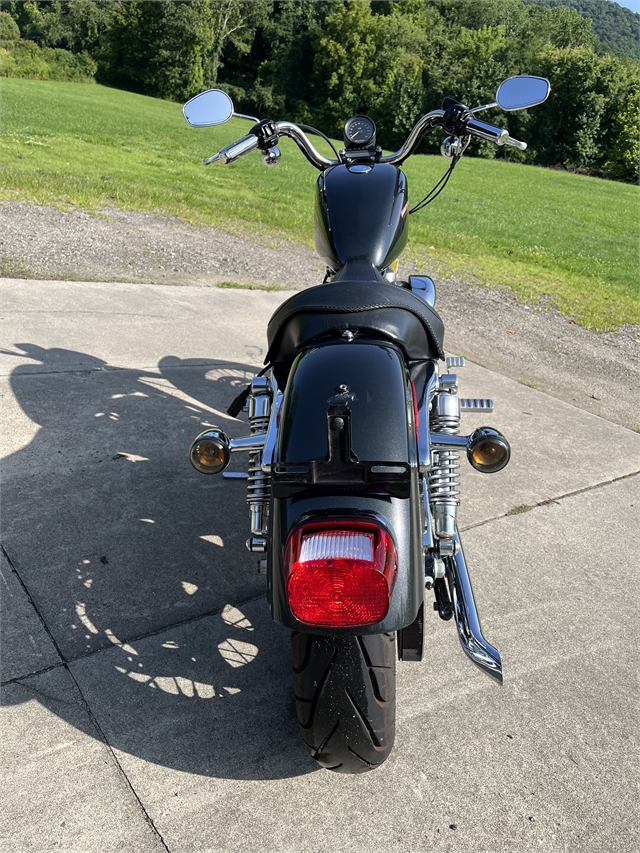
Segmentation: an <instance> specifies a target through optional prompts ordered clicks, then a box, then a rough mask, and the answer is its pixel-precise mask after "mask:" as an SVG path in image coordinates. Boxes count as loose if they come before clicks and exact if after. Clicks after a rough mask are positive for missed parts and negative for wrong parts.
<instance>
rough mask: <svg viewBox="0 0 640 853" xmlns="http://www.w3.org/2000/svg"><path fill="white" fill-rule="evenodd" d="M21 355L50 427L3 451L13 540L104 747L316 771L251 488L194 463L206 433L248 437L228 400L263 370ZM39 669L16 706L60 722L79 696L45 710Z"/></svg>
mask: <svg viewBox="0 0 640 853" xmlns="http://www.w3.org/2000/svg"><path fill="white" fill-rule="evenodd" d="M15 347H16V352H14V353H13V354H14V355H20V356H21V357H22V359H24V358H25V357H28V358H29V359H30V360H31V363H29V364H25V363H22V364H20V365H19V366H17V367H16V368H15V370H14V371H13V372H12V375H11V388H12V391H13V394H14V396H15V398H16V400H17V402H18V403H19V405H20V407H21V409H22V410H23V412H24V413H25V414H26V415H27V416H28V417H29V418H30V420H31V421H32V422H33V423H34V424H37V425H38V426H39V430H38V431H37V433H36V434H35V436H34V437H33V439H32V441H31V442H30V443H29V444H28V445H27V446H25V447H23V448H22V449H21V450H19V451H17V452H16V453H14V454H12V455H11V456H8V457H7V458H5V459H4V460H3V479H4V484H3V537H2V538H3V545H4V548H5V549H6V552H7V554H8V556H9V559H10V561H11V563H12V565H13V566H14V567H15V569H16V571H17V573H18V574H19V576H20V578H21V580H22V583H23V584H24V586H25V588H26V590H27V592H28V596H29V597H30V599H31V601H32V602H33V605H34V606H35V608H36V609H37V610H38V612H39V614H40V616H41V617H42V619H43V620H44V622H45V624H46V626H47V628H48V630H49V632H50V634H51V636H52V637H53V640H54V642H55V645H56V648H57V649H58V650H59V652H60V654H61V656H62V658H63V659H64V660H65V661H66V662H67V663H68V666H69V669H70V671H71V672H72V674H73V675H74V677H75V678H76V680H77V682H78V684H79V686H80V688H81V690H82V693H83V695H84V697H85V699H86V701H87V702H88V704H89V706H90V708H91V712H92V714H93V715H94V717H95V718H96V720H97V721H98V724H99V725H100V727H101V729H102V731H103V733H104V735H105V737H106V738H107V740H108V742H109V743H110V745H111V746H112V747H114V748H116V749H122V750H125V751H126V752H128V753H130V754H132V755H133V756H137V757H140V758H142V759H145V760H148V761H152V762H155V763H157V764H160V765H165V766H167V767H172V768H177V769H180V770H184V771H187V772H192V773H200V774H205V775H212V776H224V777H230V778H249V779H254V778H280V777H286V776H294V775H300V774H304V773H307V772H310V771H311V770H313V769H314V765H313V764H312V763H311V761H310V759H309V758H308V757H307V755H306V750H305V749H304V747H303V745H302V744H301V743H300V740H299V736H298V733H297V724H296V721H295V714H294V708H293V698H292V685H291V677H290V652H289V639H288V633H287V632H286V631H285V630H284V629H282V628H280V627H279V626H277V625H275V624H273V623H272V621H271V619H270V615H269V612H268V606H267V604H266V603H265V601H264V598H262V595H263V593H264V591H265V581H264V577H263V576H260V575H258V574H257V572H256V569H255V561H254V558H252V557H251V555H249V554H248V552H247V551H246V549H245V547H244V542H245V539H246V538H247V535H248V509H247V507H246V504H245V483H244V482H243V481H228V480H222V479H221V478H218V477H204V476H202V475H200V474H198V473H197V472H195V471H194V470H193V469H192V468H191V466H190V464H189V461H188V449H189V446H190V444H191V441H192V439H193V438H194V437H195V435H197V433H198V432H200V431H201V430H202V429H204V428H205V427H206V426H209V425H211V424H219V425H223V426H224V428H225V429H226V430H227V431H228V432H229V434H230V435H242V434H244V433H246V431H247V426H246V424H242V423H240V422H239V421H235V420H232V419H230V418H229V417H228V416H227V415H226V408H227V406H228V404H229V403H230V402H231V400H232V399H233V398H234V397H235V396H236V394H237V393H238V392H239V390H240V389H241V388H242V387H244V386H245V385H246V383H247V382H248V380H249V379H250V378H251V377H252V376H253V375H255V373H256V372H257V369H256V368H255V367H254V366H253V365H251V364H248V363H247V364H242V363H232V362H225V361H220V360H216V361H213V360H208V359H189V360H183V359H179V358H176V357H172V356H166V357H164V358H162V359H161V360H160V362H159V364H158V366H157V367H149V368H148V369H143V370H138V369H120V368H117V367H114V366H111V365H109V364H106V363H105V362H104V361H101V360H100V359H97V358H95V357H93V356H91V355H89V354H87V353H81V352H75V351H71V350H63V349H49V350H45V349H42V348H40V347H37V346H35V345H33V344H25V343H23V344H16V345H15ZM253 356H254V354H253V353H248V357H249V358H251V359H252V360H253ZM243 463H244V459H238V460H237V463H236V460H235V458H234V460H233V464H234V465H236V466H237V467H238V470H241V466H242V464H243ZM247 602H249V603H248V604H247ZM10 618H11V614H10V613H7V614H5V619H10ZM33 618H34V620H35V619H36V616H35V614H34V616H33ZM7 653H9V654H10V653H11V650H10V649H9V651H8V652H7V651H5V655H6V654H7ZM32 672H33V669H26V670H25V671H24V672H23V673H22V675H23V676H24V677H23V678H21V683H22V685H23V687H24V688H25V690H24V691H23V690H20V691H15V690H12V691H7V697H8V696H9V693H10V694H11V697H12V698H11V699H9V698H7V701H14V702H15V701H16V699H17V701H23V700H25V699H27V698H37V699H38V700H39V701H40V702H42V703H43V704H45V705H46V706H47V707H49V708H50V710H52V711H53V712H54V713H56V714H58V715H60V716H65V707H67V705H69V706H70V703H65V702H61V701H60V697H59V696H56V697H55V698H54V696H53V693H52V696H51V702H50V703H49V701H48V696H47V692H46V690H45V691H43V690H42V681H43V678H44V676H40V677H39V679H38V681H39V688H38V691H37V692H32V691H31V690H30V689H29V678H28V676H29V675H30V674H31V673H32ZM45 680H46V678H45ZM33 681H35V680H33ZM33 687H34V688H35V684H34V685H33ZM70 701H71V700H70ZM76 719H77V711H76V713H75V714H71V713H70V714H69V720H70V722H71V721H73V724H74V725H75V720H76ZM86 730H87V731H88V732H90V733H92V734H94V735H95V734H97V733H96V732H95V730H94V729H93V728H92V726H91V725H90V724H88V725H87V728H86Z"/></svg>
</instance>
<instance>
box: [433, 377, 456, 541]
mask: <svg viewBox="0 0 640 853" xmlns="http://www.w3.org/2000/svg"><path fill="white" fill-rule="evenodd" d="M430 427H431V431H432V432H440V433H445V434H446V435H457V434H458V433H459V432H460V401H459V400H458V397H457V395H456V394H451V393H440V394H436V396H435V398H434V401H433V406H432V408H431V419H430ZM459 484H460V456H459V454H458V453H456V452H455V450H436V451H434V453H433V462H432V465H431V470H430V471H429V495H430V499H431V507H432V512H433V518H434V523H435V534H436V537H437V538H438V539H451V537H453V536H454V535H455V532H456V520H457V519H456V516H457V508H458V506H459V504H460V489H459Z"/></svg>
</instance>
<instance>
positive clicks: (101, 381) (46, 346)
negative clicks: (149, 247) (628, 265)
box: [0, 279, 640, 853]
mask: <svg viewBox="0 0 640 853" xmlns="http://www.w3.org/2000/svg"><path fill="white" fill-rule="evenodd" d="M0 294H1V299H2V302H1V307H2V311H1V318H0V333H1V338H0V346H1V352H0V374H1V376H0V383H1V386H2V437H1V440H2V456H3V457H4V458H3V462H2V545H3V555H2V584H1V587H2V617H3V618H2V630H3V634H2V641H3V642H2V680H3V683H4V686H3V708H2V743H1V760H2V767H3V776H4V784H3V800H4V803H3V808H2V810H1V812H0V849H2V850H6V851H11V853H14V851H15V853H17V851H28V850H37V851H50V850H51V851H53V850H64V851H78V853H86V851H92V853H100V851H105V853H112V851H131V853H141V851H163V850H169V851H171V853H179V851H184V853H191V851H234V853H235V851H252V853H253V851H255V852H256V853H258V851H291V853H294V851H303V850H304V851H318V853H320V851H322V853H325V851H326V853H334V851H355V853H368V851H403V853H404V851H408V850H411V851H459V852H460V853H463V851H465V852H466V851H469V853H471V852H472V851H473V853H480V851H486V853H489V851H514V853H515V852H516V851H517V853H521V851H529V850H544V851H553V853H555V851H565V850H566V851H576V853H586V851H594V853H596V852H597V853H604V851H616V853H617V851H635V850H637V849H638V847H639V844H638V790H637V773H638V752H637V743H636V738H637V731H638V722H639V720H638V693H637V668H638V627H637V624H638V620H637V614H638V591H639V582H638V556H637V555H638V552H639V550H640V542H639V530H640V525H639V521H640V512H639V507H640V489H639V487H638V486H639V483H640V479H639V478H638V477H637V476H636V475H637V473H638V470H639V468H640V435H638V434H637V433H634V432H632V431H629V430H626V429H624V428H623V427H620V426H617V425H615V424H613V423H610V422H608V421H606V420H603V419H602V418H598V417H596V416H595V415H592V414H589V413H587V412H584V411H582V410H580V409H577V408H575V407H573V406H571V405H568V404H566V403H563V402H561V401H559V400H557V399H553V398H551V397H549V396H547V395H545V394H544V393H541V392H540V391H537V390H533V389H532V388H529V387H526V386H524V385H520V384H518V383H517V382H515V381H513V380H512V379H508V378H505V377H504V376H501V375H499V374H498V373H494V372H491V371H488V370H486V369H483V368H480V367H477V366H475V365H473V364H467V366H466V367H465V368H463V369H461V370H460V371H459V372H460V377H461V383H462V384H461V392H462V393H463V394H464V396H473V395H475V394H478V395H482V396H492V397H494V398H495V400H496V404H497V405H496V413H495V414H494V415H493V416H490V417H491V421H490V423H492V424H495V425H496V426H498V427H499V428H500V429H502V430H503V431H504V432H505V433H506V435H507V436H508V437H509V439H510V440H511V442H512V446H513V458H512V463H511V464H510V466H509V467H508V468H507V469H506V470H505V471H504V472H502V473H500V474H497V475H495V476H493V477H485V476H482V475H480V474H477V473H476V472H473V471H470V470H469V471H467V470H465V471H464V473H463V509H462V513H461V518H462V530H463V531H464V533H463V537H464V543H465V550H466V554H467V560H468V563H469V567H470V572H471V576H472V579H473V581H474V588H475V593H476V599H477V602H478V607H479V609H480V615H481V617H482V620H483V627H484V630H485V633H486V636H487V638H488V639H489V640H490V641H491V642H493V643H494V644H495V645H496V646H497V647H498V648H499V649H500V651H501V652H502V654H503V659H504V666H505V685H504V686H503V687H502V688H500V687H498V686H497V685H495V684H494V683H493V682H491V681H490V680H489V679H488V678H487V677H486V676H484V675H483V674H482V673H480V672H479V671H477V670H476V669H475V668H474V667H473V666H472V665H471V664H470V663H469V662H468V661H467V659H466V658H465V657H464V655H463V653H462V651H461V649H460V648H459V644H458V640H457V638H456V635H455V629H454V627H453V625H452V624H451V623H443V622H440V621H439V620H438V618H437V617H436V615H435V614H434V615H433V617H431V618H429V619H428V621H427V654H426V656H425V659H424V660H423V661H422V662H421V663H419V664H416V663H414V664H411V663H403V664H399V666H398V725H397V738H396V747H395V750H394V752H393V753H392V756H391V758H390V759H389V761H388V762H387V763H386V764H385V765H384V766H383V767H382V768H380V769H379V770H377V771H375V772H373V773H370V774H366V775H364V776H358V777H345V776H340V775H336V774H332V773H329V772H326V771H322V770H319V769H318V768H317V767H316V765H315V764H314V762H313V761H312V760H311V759H310V758H309V757H308V756H307V753H306V751H305V749H304V747H303V746H302V743H301V741H300V739H299V736H298V732H297V723H296V720H295V714H294V707H293V699H292V685H291V677H290V660H289V639H288V634H287V632H286V631H285V630H284V629H282V628H280V627H278V626H276V625H274V624H273V623H272V622H271V619H270V617H269V612H268V608H267V605H266V602H265V599H264V586H265V584H264V578H263V577H262V576H260V575H258V574H257V573H256V572H255V566H254V562H253V558H252V557H251V556H250V555H249V554H248V553H247V551H246V550H245V548H244V541H245V539H246V537H247V535H248V524H247V522H248V510H247V507H246V504H245V500H244V498H245V495H244V483H242V482H241V481H228V480H227V481H223V480H221V479H219V478H205V477H202V476H201V475H199V474H197V473H196V472H195V471H194V470H193V469H192V468H191V466H190V465H189V463H188V459H187V451H188V448H189V445H190V442H191V440H192V438H193V437H194V436H195V435H196V434H197V433H198V432H199V431H200V430H201V429H202V428H203V425H208V424H214V423H217V424H224V425H225V427H226V429H227V430H228V431H229V433H230V434H232V435H242V434H244V432H245V431H246V427H245V426H244V425H243V424H242V423H240V422H238V421H233V420H231V419H230V418H229V417H228V416H227V415H226V414H225V409H226V407H227V405H228V404H229V402H230V401H231V399H232V398H233V397H234V396H235V394H236V393H237V390H236V389H237V388H240V387H242V386H243V385H244V384H246V381H247V379H248V378H249V377H250V376H252V375H253V374H254V373H255V371H256V368H257V367H258V366H259V365H261V363H262V359H263V357H264V351H265V344H266V341H265V336H264V329H265V326H266V322H267V320H268V318H269V316H270V315H271V313H272V311H273V310H274V309H275V307H276V306H277V305H278V304H279V302H281V301H282V299H283V298H284V297H286V296H287V294H283V293H264V292H257V291H243V290H220V289H215V288H190V287H170V286H152V285H130V284H97V283H89V284H87V283H79V282H76V283H74V282H65V283H61V282H45V281H12V280H8V279H5V280H3V281H1V282H0ZM486 419H487V416H486V415H485V416H483V417H482V418H481V420H486ZM481 420H479V419H478V417H476V416H474V415H465V421H464V422H463V428H465V429H467V428H468V429H469V430H471V429H472V428H473V427H474V426H478V425H480V423H481ZM241 462H242V460H238V464H239V465H240V464H241ZM234 463H235V459H234Z"/></svg>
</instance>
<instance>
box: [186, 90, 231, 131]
mask: <svg viewBox="0 0 640 853" xmlns="http://www.w3.org/2000/svg"><path fill="white" fill-rule="evenodd" d="M182 112H183V114H184V117H185V118H186V120H187V122H188V123H189V124H190V125H191V127H211V126H212V125H214V124H224V123H225V121H229V119H230V118H231V116H232V115H233V101H232V100H231V98H230V97H229V95H227V93H226V92H223V91H222V90H221V89H208V90H207V91H206V92H201V93H200V94H199V95H196V96H195V98H191V100H190V101H187V103H186V104H185V105H184V107H183V108H182Z"/></svg>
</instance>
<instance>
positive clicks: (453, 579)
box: [445, 531, 502, 684]
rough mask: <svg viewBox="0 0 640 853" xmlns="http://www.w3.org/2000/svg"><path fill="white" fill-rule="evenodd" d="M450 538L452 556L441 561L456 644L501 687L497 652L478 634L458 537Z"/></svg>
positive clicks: (472, 600)
mask: <svg viewBox="0 0 640 853" xmlns="http://www.w3.org/2000/svg"><path fill="white" fill-rule="evenodd" d="M453 538H454V541H455V543H456V553H455V555H454V556H452V557H447V558H445V566H446V573H447V580H448V581H449V589H450V591H451V598H452V601H453V614H454V616H455V619H456V626H457V628H458V638H459V639H460V644H461V645H462V648H463V650H464V652H465V654H466V655H467V656H468V657H469V658H470V659H471V660H472V661H473V663H475V664H476V666H478V667H480V669H481V670H483V672H486V673H487V675H490V676H491V677H492V678H495V679H496V681H499V682H500V684H502V659H501V658H500V652H499V651H498V650H497V649H496V648H494V647H493V646H492V645H491V644H490V643H488V642H487V641H486V640H485V638H484V637H483V635H482V628H481V627H480V619H479V617H478V611H477V610H476V603H475V600H474V598H473V590H472V589H471V581H470V579H469V572H468V571H467V563H466V561H465V559H464V552H463V550H462V544H461V542H460V534H459V533H458V532H457V531H456V533H455V536H454V537H453Z"/></svg>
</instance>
